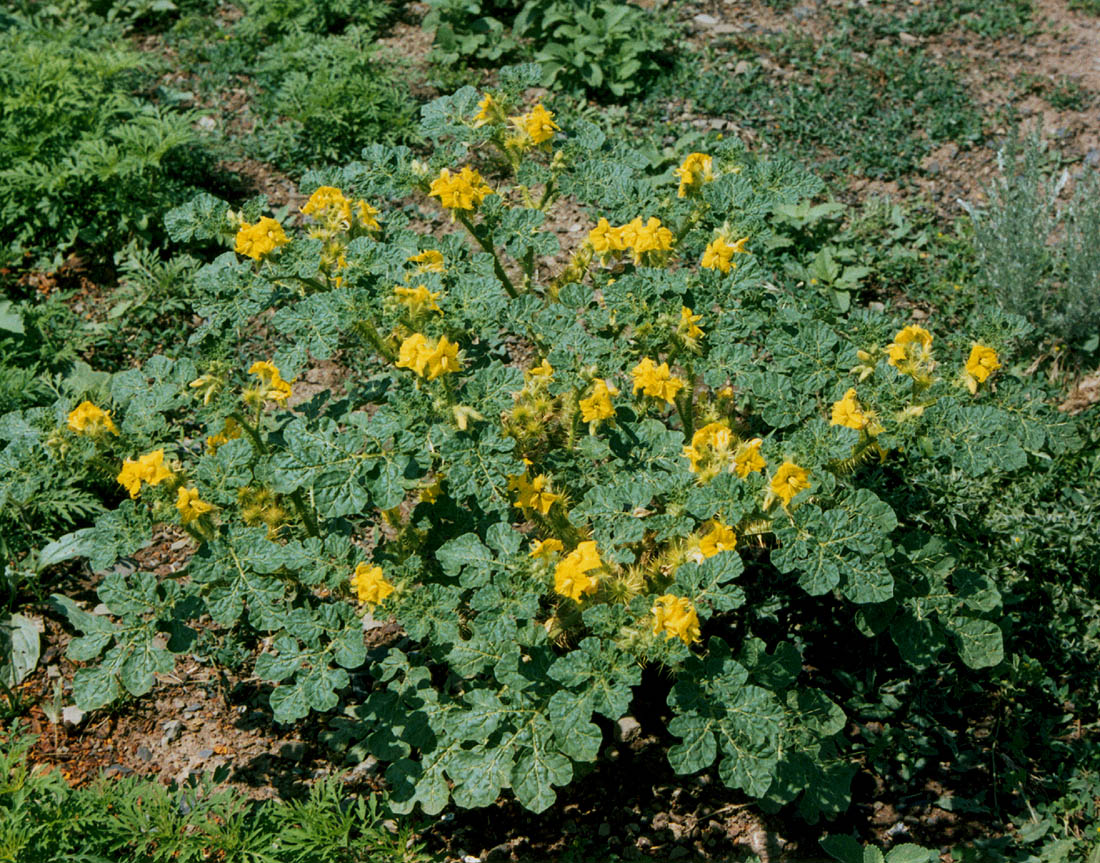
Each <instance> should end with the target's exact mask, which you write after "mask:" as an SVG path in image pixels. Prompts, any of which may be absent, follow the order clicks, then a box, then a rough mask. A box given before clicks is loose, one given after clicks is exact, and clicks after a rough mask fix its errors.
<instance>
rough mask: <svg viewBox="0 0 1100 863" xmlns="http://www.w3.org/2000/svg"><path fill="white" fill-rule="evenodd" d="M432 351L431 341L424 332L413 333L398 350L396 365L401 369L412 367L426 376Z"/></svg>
mask: <svg viewBox="0 0 1100 863" xmlns="http://www.w3.org/2000/svg"><path fill="white" fill-rule="evenodd" d="M431 352H432V348H431V343H430V342H429V341H428V339H427V337H426V336H425V335H424V334H423V333H413V334H412V335H411V336H409V337H408V338H407V339H405V341H403V342H402V343H401V347H400V348H399V349H398V351H397V362H396V363H394V365H396V366H397V368H399V369H412V370H413V371H414V372H416V373H417V374H418V375H420V376H421V377H424V369H425V368H426V367H427V365H428V357H429V356H430V355H431Z"/></svg>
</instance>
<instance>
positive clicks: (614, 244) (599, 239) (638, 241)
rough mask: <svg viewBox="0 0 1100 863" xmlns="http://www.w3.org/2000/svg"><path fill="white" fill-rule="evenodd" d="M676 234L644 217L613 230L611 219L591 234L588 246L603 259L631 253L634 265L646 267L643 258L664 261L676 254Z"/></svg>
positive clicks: (652, 219) (659, 221)
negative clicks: (663, 258)
mask: <svg viewBox="0 0 1100 863" xmlns="http://www.w3.org/2000/svg"><path fill="white" fill-rule="evenodd" d="M673 239H674V238H673V236H672V231H670V230H669V229H668V228H666V227H664V226H662V225H661V220H660V219H658V218H657V217H656V216H650V218H649V220H648V221H646V222H643V221H642V218H641V216H638V217H637V218H635V219H633V220H632V221H630V222H628V223H627V224H625V225H619V226H618V227H613V226H612V225H611V223H610V222H608V221H607V219H604V218H601V219H600V220H599V222H597V223H596V227H595V228H593V229H592V230H591V231H589V233H588V243H589V245H591V246H592V250H593V251H594V252H595V253H596V254H598V255H600V256H601V257H608V256H610V255H613V254H617V253H619V252H626V251H629V252H631V253H632V254H633V256H634V263H635V264H640V263H642V259H643V256H645V255H649V256H650V260H652V259H654V258H660V257H661V256H663V255H664V254H666V253H668V252H670V251H671V250H672V243H673Z"/></svg>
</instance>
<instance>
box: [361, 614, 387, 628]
mask: <svg viewBox="0 0 1100 863" xmlns="http://www.w3.org/2000/svg"><path fill="white" fill-rule="evenodd" d="M385 625H386V621H384V620H379V619H378V618H376V617H375V616H374V615H373V614H371V613H370V612H369V611H368V612H367V613H366V614H364V615H363V632H370V631H371V630H372V629H378V628H379V627H382V626H385Z"/></svg>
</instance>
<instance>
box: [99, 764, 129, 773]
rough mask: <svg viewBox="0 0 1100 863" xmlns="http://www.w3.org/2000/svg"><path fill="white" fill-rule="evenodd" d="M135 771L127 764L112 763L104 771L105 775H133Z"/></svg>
mask: <svg viewBox="0 0 1100 863" xmlns="http://www.w3.org/2000/svg"><path fill="white" fill-rule="evenodd" d="M133 774H134V771H133V770H131V769H130V768H129V767H127V766H126V765H125V764H112V765H111V766H110V767H108V768H107V769H106V770H104V771H103V775H104V776H133Z"/></svg>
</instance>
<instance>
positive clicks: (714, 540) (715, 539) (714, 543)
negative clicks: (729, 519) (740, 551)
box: [699, 521, 737, 559]
mask: <svg viewBox="0 0 1100 863" xmlns="http://www.w3.org/2000/svg"><path fill="white" fill-rule="evenodd" d="M736 547H737V534H735V533H734V532H733V528H732V527H730V526H729V525H728V524H722V522H720V521H712V522H710V530H709V531H707V532H706V533H705V534H704V535H703V536H702V538H701V539H700V540H699V554H700V555H702V557H703V558H704V559H706V558H708V557H714V556H715V555H716V554H718V553H719V552H721V551H733V549H734V548H736Z"/></svg>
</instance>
